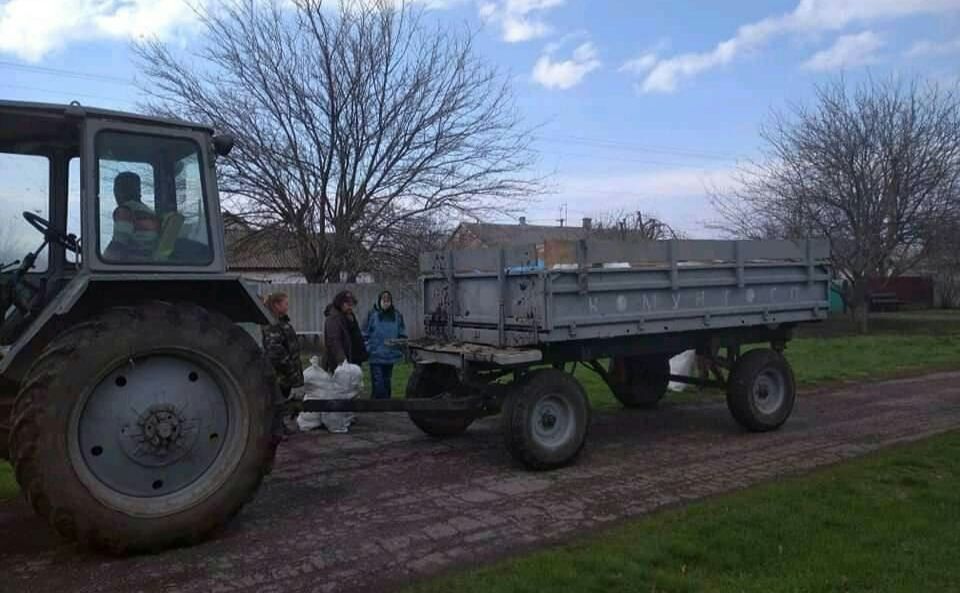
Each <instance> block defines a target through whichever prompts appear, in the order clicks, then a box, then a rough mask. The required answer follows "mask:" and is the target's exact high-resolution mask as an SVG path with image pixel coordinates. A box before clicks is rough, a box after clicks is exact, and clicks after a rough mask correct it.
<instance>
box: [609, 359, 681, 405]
mask: <svg viewBox="0 0 960 593" xmlns="http://www.w3.org/2000/svg"><path fill="white" fill-rule="evenodd" d="M609 377H610V380H609V382H608V383H609V385H610V390H611V391H612V392H613V395H614V397H616V398H617V400H618V401H619V402H620V403H621V404H622V405H623V407H625V408H654V407H656V406H657V404H658V403H660V400H661V399H663V396H664V395H666V393H667V385H668V384H669V383H670V357H669V356H662V355H661V356H657V355H653V356H618V357H616V358H613V359H611V360H610V370H609Z"/></svg>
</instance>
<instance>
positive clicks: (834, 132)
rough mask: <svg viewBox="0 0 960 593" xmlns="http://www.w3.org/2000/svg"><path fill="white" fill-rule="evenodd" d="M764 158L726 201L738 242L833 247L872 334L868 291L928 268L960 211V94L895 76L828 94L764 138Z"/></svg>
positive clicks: (781, 119)
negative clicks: (801, 241)
mask: <svg viewBox="0 0 960 593" xmlns="http://www.w3.org/2000/svg"><path fill="white" fill-rule="evenodd" d="M761 137H762V138H763V140H764V142H765V149H766V150H765V154H764V156H763V159H762V160H761V161H760V162H755V163H751V164H750V165H748V166H746V167H744V168H743V170H742V171H741V174H740V179H739V184H738V186H737V188H736V189H734V190H733V191H731V192H728V193H716V194H715V196H714V204H715V206H716V207H717V209H718V211H719V212H720V216H721V221H722V222H721V223H720V225H719V226H720V228H722V229H724V230H726V231H728V232H729V233H731V234H733V235H737V236H745V237H783V238H800V237H808V236H819V237H826V238H829V239H830V241H831V244H832V251H833V263H834V266H835V269H836V270H837V272H839V274H840V275H841V276H842V277H843V278H844V279H846V280H847V281H848V286H849V291H848V292H847V294H846V295H845V297H844V298H845V299H846V300H847V303H848V305H850V306H851V308H852V309H853V310H854V311H856V312H857V314H858V316H859V319H860V325H861V329H862V331H867V324H868V321H867V319H868V318H867V308H868V307H867V296H868V295H867V285H868V282H869V280H870V279H873V278H879V279H882V280H889V279H891V278H894V277H896V276H898V275H900V274H901V273H903V272H904V271H905V270H907V269H909V268H910V267H912V266H913V265H915V264H916V263H917V262H918V261H920V260H921V259H922V258H923V257H924V256H925V254H926V253H927V252H928V251H929V248H930V246H931V245H932V230H933V229H934V228H936V227H937V225H940V224H941V223H942V222H943V221H945V220H950V219H955V218H956V217H957V214H958V212H960V210H958V207H960V94H958V90H957V89H945V88H942V87H939V86H937V85H935V84H932V83H930V84H925V83H921V82H919V81H916V80H913V81H903V80H901V79H896V78H891V79H888V80H883V81H876V80H868V81H866V82H864V83H862V84H860V85H858V86H856V87H854V88H848V86H847V85H846V84H845V81H844V80H843V79H840V80H837V81H834V82H831V83H829V84H826V85H824V86H820V87H818V88H817V90H816V104H815V105H813V106H812V107H806V106H802V105H794V106H792V107H791V108H790V109H789V111H788V112H787V113H777V114H774V116H773V117H772V119H771V121H770V122H769V123H768V124H767V125H765V126H764V127H763V128H762V129H761Z"/></svg>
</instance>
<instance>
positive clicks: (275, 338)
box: [262, 292, 303, 433]
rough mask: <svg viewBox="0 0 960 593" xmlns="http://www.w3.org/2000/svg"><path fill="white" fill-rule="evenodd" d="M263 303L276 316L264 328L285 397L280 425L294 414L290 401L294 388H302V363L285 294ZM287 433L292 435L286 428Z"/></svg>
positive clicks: (265, 343) (267, 349)
mask: <svg viewBox="0 0 960 593" xmlns="http://www.w3.org/2000/svg"><path fill="white" fill-rule="evenodd" d="M264 304H265V305H266V306H267V309H269V310H270V312H271V313H273V316H274V318H275V322H274V323H271V324H270V325H266V326H264V327H263V328H262V333H263V351H264V352H265V353H266V354H267V359H268V360H269V361H270V364H272V365H273V369H274V371H275V372H276V376H277V387H279V388H280V394H281V395H282V396H283V402H284V403H283V404H282V407H283V413H282V414H281V415H280V419H281V422H282V421H283V420H285V419H287V418H286V417H287V416H289V415H290V414H291V413H292V412H291V410H289V409H288V404H287V401H288V400H289V398H290V392H291V391H293V389H294V388H295V387H302V386H303V362H302V361H301V360H300V339H299V338H298V337H297V332H296V330H295V329H293V325H292V324H291V323H290V316H289V315H288V314H287V313H288V312H289V309H290V301H289V298H288V297H287V295H286V294H285V293H282V292H277V293H273V294H271V295H269V296H267V298H266V300H265V301H264ZM284 431H285V432H287V433H289V432H291V431H290V430H289V429H287V428H286V427H285V430H284Z"/></svg>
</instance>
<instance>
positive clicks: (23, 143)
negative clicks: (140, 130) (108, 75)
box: [0, 101, 213, 152]
mask: <svg viewBox="0 0 960 593" xmlns="http://www.w3.org/2000/svg"><path fill="white" fill-rule="evenodd" d="M87 118H91V119H99V120H113V121H117V122H125V123H131V124H140V125H149V126H160V127H167V128H176V129H181V130H182V129H191V130H195V131H199V132H206V133H208V134H212V133H213V128H211V127H210V126H206V125H202V124H195V123H190V122H186V121H182V120H177V119H170V118H163V117H153V116H148V115H141V114H137V113H127V112H124V111H113V110H110V109H98V108H96V107H87V106H84V105H81V104H80V103H77V102H73V103H70V104H69V105H63V104H53V103H32V102H26V101H0V152H2V151H9V152H22V151H29V147H32V146H56V145H76V144H77V141H78V140H77V135H78V132H77V124H78V123H80V121H82V120H84V119H87ZM25 149H26V150H25Z"/></svg>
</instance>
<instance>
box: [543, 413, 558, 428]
mask: <svg viewBox="0 0 960 593" xmlns="http://www.w3.org/2000/svg"><path fill="white" fill-rule="evenodd" d="M540 424H541V425H542V426H543V427H544V428H546V429H547V430H550V429H551V428H553V427H554V426H556V425H557V417H556V416H555V415H554V414H552V413H551V412H544V413H543V415H542V416H540Z"/></svg>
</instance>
